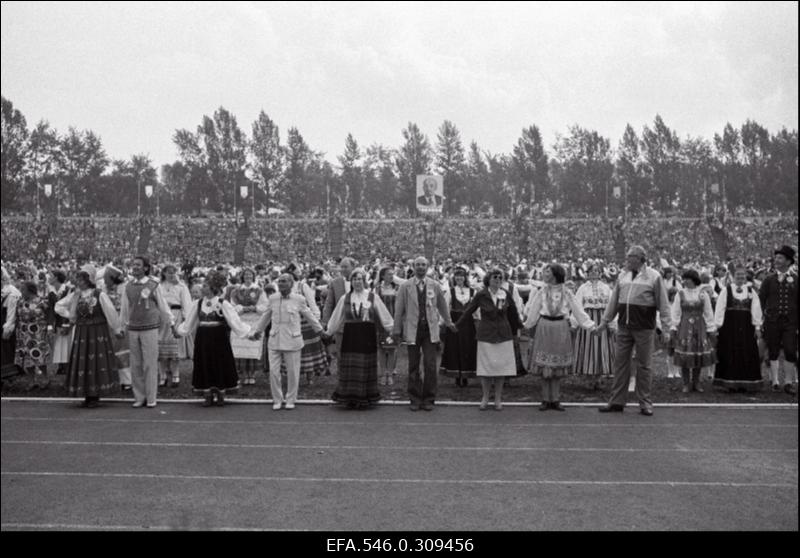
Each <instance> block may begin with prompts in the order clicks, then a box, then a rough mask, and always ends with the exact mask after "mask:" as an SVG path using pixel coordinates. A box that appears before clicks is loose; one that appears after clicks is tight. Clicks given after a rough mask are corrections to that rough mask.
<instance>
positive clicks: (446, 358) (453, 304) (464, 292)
mask: <svg viewBox="0 0 800 558" xmlns="http://www.w3.org/2000/svg"><path fill="white" fill-rule="evenodd" d="M474 296H475V289H473V288H471V287H470V286H469V285H467V271H466V270H465V269H464V268H462V267H457V268H456V269H455V271H454V272H453V287H451V288H449V289H447V290H445V291H444V299H445V300H446V301H447V306H448V307H449V308H450V319H451V320H453V322H457V321H458V320H459V319H461V316H462V315H463V314H464V309H465V308H466V307H467V305H468V304H469V303H470V301H471V300H472V298H473V297H474ZM472 318H473V316H472V315H470V316H469V317H467V318H466V319H465V321H464V322H462V325H461V327H460V328H459V329H458V331H457V332H454V331H450V330H445V333H444V335H443V338H444V339H443V340H444V347H443V349H442V364H441V366H440V372H441V373H442V374H444V375H445V376H449V377H451V378H455V380H456V385H457V386H459V387H466V385H467V379H468V378H474V377H475V370H476V366H477V352H478V345H477V343H476V341H475V321H474V320H473V319H472Z"/></svg>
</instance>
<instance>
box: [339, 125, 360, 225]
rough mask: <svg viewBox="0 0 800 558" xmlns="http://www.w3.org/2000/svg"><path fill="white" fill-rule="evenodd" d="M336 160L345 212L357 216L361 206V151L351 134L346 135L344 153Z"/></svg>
mask: <svg viewBox="0 0 800 558" xmlns="http://www.w3.org/2000/svg"><path fill="white" fill-rule="evenodd" d="M338 159H339V165H340V166H341V169H342V174H341V180H342V183H343V184H344V187H345V198H346V199H347V204H346V205H345V211H346V212H348V213H356V214H357V213H358V211H359V209H360V208H361V207H362V204H363V194H364V181H363V175H362V169H361V166H360V164H359V161H360V160H361V150H360V149H359V148H358V142H356V140H355V138H353V134H347V138H345V141H344V153H343V154H342V155H340V156H339V158H338Z"/></svg>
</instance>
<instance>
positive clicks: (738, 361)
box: [714, 263, 763, 391]
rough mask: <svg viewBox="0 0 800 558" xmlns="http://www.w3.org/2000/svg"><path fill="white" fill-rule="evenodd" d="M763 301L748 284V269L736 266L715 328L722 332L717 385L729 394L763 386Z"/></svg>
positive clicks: (719, 302)
mask: <svg viewBox="0 0 800 558" xmlns="http://www.w3.org/2000/svg"><path fill="white" fill-rule="evenodd" d="M762 323H763V316H762V313H761V301H760V300H759V298H758V293H757V292H756V291H755V290H754V289H753V288H752V287H751V286H750V285H749V284H747V268H746V267H745V266H744V264H741V263H738V264H736V265H734V270H733V285H728V286H726V287H725V288H724V289H723V290H722V291H720V293H719V298H718V299H717V307H716V309H715V311H714V325H715V326H716V327H717V331H718V332H719V343H718V344H717V366H716V369H715V372H714V385H715V386H721V387H724V388H727V389H728V390H729V391H758V390H760V389H761V388H762V386H763V381H762V379H761V362H760V359H759V356H758V340H759V339H761V325H762Z"/></svg>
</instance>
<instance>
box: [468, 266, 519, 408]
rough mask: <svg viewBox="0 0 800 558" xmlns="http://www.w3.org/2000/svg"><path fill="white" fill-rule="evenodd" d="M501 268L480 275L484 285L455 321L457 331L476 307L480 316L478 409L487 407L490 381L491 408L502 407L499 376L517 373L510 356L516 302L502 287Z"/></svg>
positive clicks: (504, 377) (501, 383)
mask: <svg viewBox="0 0 800 558" xmlns="http://www.w3.org/2000/svg"><path fill="white" fill-rule="evenodd" d="M503 279H504V276H503V272H502V271H501V270H499V269H494V270H492V271H490V272H489V273H487V274H486V275H485V276H484V279H483V281H484V285H485V287H486V288H484V289H483V290H481V291H480V292H478V293H477V294H476V295H475V296H474V297H473V299H472V300H471V301H470V303H469V304H468V305H467V306H466V307H465V308H464V310H463V312H462V314H461V317H460V318H459V320H458V322H456V324H455V325H456V328H457V329H458V331H460V330H461V327H463V326H465V325H466V323H467V322H468V321H469V320H471V319H472V314H473V313H474V312H475V311H476V310H480V312H481V319H480V320H479V321H478V324H477V326H476V333H475V338H476V339H477V343H478V352H477V358H476V360H477V365H476V369H477V375H478V377H480V379H481V389H482V392H483V394H482V395H483V396H482V398H481V404H480V409H481V411H484V410H486V409H488V408H489V392H490V390H491V387H492V383H494V408H495V410H496V411H501V410H502V409H503V380H505V379H506V378H509V377H512V376H516V375H517V370H518V367H517V362H516V358H515V356H514V337H515V336H516V334H517V331H518V330H519V328H520V327H521V325H522V323H521V321H520V318H519V313H518V311H517V306H516V304H515V303H514V299H513V297H512V296H511V293H510V292H509V291H507V290H506V289H504V288H502V287H501V285H502V283H503Z"/></svg>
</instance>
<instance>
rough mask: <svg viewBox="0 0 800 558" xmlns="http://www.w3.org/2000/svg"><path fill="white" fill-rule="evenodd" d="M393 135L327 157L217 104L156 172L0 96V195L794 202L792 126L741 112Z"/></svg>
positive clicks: (80, 208)
mask: <svg viewBox="0 0 800 558" xmlns="http://www.w3.org/2000/svg"><path fill="white" fill-rule="evenodd" d="M402 138H403V142H402V143H401V145H400V146H399V147H397V148H393V147H389V146H385V145H381V144H372V145H370V146H368V147H366V148H363V147H362V146H361V145H359V143H358V142H357V141H356V139H355V138H354V137H353V136H352V134H348V135H347V137H346V138H345V142H344V151H343V153H342V154H341V155H339V156H338V157H337V158H336V164H331V162H329V161H328V160H326V157H325V154H324V153H322V152H319V151H315V150H314V149H312V148H311V147H310V146H309V145H308V143H307V142H306V141H305V139H304V138H303V136H302V134H301V133H300V131H299V130H298V129H297V128H295V127H291V128H289V129H288V131H287V135H286V141H285V143H282V142H281V136H280V133H279V128H278V126H277V124H276V123H275V122H274V121H273V120H272V119H270V117H269V116H268V115H267V114H266V113H265V112H263V111H262V112H261V113H260V114H259V115H258V118H257V119H256V121H255V122H253V123H252V125H251V128H250V135H249V136H248V135H247V134H246V133H245V131H244V130H242V128H241V127H240V126H239V124H238V121H237V119H236V117H235V116H234V115H233V114H231V113H230V112H229V111H228V110H226V109H225V108H223V107H220V108H219V109H218V110H217V111H215V112H214V114H213V116H203V118H202V121H201V123H200V124H199V125H198V127H197V129H196V130H194V131H192V130H176V132H175V134H174V135H173V138H172V140H173V142H174V144H175V146H176V148H177V153H178V160H177V161H175V162H174V163H173V164H168V165H164V166H163V167H162V168H161V169H160V170H161V172H160V177H159V176H158V174H159V173H157V172H156V169H155V168H154V167H153V164H152V162H151V160H150V159H149V158H148V157H147V156H146V155H141V154H139V155H134V156H132V157H131V158H130V159H129V160H111V159H110V158H109V157H108V155H107V154H106V152H105V150H104V149H103V146H102V142H101V141H100V138H99V137H98V136H97V135H96V134H95V133H94V132H92V131H90V130H86V131H80V130H77V129H75V128H69V129H68V130H67V132H66V133H63V134H62V133H59V132H58V131H57V130H55V129H53V128H52V127H51V126H50V125H49V124H48V123H47V122H46V121H40V122H39V123H37V124H36V126H34V127H33V129H31V130H29V129H28V127H27V124H26V121H25V118H24V116H23V115H22V114H21V113H20V112H19V111H18V110H17V109H15V108H14V106H13V104H12V103H11V102H10V101H9V100H7V99H5V98H3V99H2V203H3V208H4V209H6V210H10V209H11V210H22V211H31V210H32V208H33V207H35V196H36V191H37V188H36V185H37V184H44V183H52V184H55V185H57V187H58V188H59V198H60V199H61V203H62V204H63V206H64V207H65V208H68V211H69V212H77V213H91V212H109V213H122V214H130V213H133V212H135V211H136V207H137V196H138V194H139V187H140V185H142V184H151V185H154V186H155V187H156V188H157V189H158V192H159V194H158V196H159V204H160V208H161V210H162V211H164V212H169V213H173V212H194V213H196V212H200V211H204V210H206V211H224V212H231V211H232V209H233V207H234V204H238V205H239V208H240V209H242V210H243V209H244V207H243V202H242V200H241V198H238V201H237V196H238V195H239V192H240V188H241V187H242V186H246V187H247V188H248V198H247V201H246V207H247V211H250V208H251V207H253V206H252V203H253V198H250V197H249V196H254V197H255V198H254V199H255V208H256V209H258V210H259V211H267V210H269V209H270V208H275V207H279V208H281V209H284V210H286V211H288V212H290V213H292V214H301V213H309V212H318V213H321V214H326V213H327V212H328V211H329V210H330V211H331V212H335V213H336V214H337V215H339V216H342V215H350V216H357V215H364V214H368V213H374V212H378V213H383V214H393V213H396V212H397V211H398V210H400V211H403V210H408V212H409V213H411V214H413V212H414V200H415V195H414V192H415V188H416V180H415V177H416V176H417V175H418V174H429V173H436V174H441V175H442V176H443V177H444V184H445V195H446V203H445V214H449V215H456V214H460V213H463V212H470V213H480V212H486V213H492V214H495V215H510V214H514V215H517V216H520V215H526V214H528V213H530V214H531V215H533V214H536V213H538V212H544V213H556V214H558V213H563V212H589V213H598V212H604V211H607V210H608V208H609V207H610V208H611V210H612V211H613V212H615V213H618V212H621V211H622V209H621V208H622V206H623V205H624V204H625V203H627V207H628V210H629V211H630V212H631V213H633V214H646V213H649V212H650V211H652V210H654V209H656V210H662V211H681V212H683V213H686V214H689V215H700V214H701V213H702V212H703V211H704V209H705V205H706V204H707V203H708V202H710V201H713V202H714V203H717V202H721V201H722V198H723V196H724V198H726V202H727V205H728V206H729V207H730V206H735V207H744V208H753V209H756V210H765V209H779V210H788V209H792V208H796V207H797V191H798V189H797V184H798V167H797V153H798V149H797V131H796V130H792V131H788V130H787V129H785V128H784V129H782V130H780V131H778V132H777V133H774V134H770V132H769V131H768V130H767V129H766V128H765V127H764V126H762V125H760V124H758V123H757V122H754V121H752V120H748V121H747V122H745V123H744V124H743V125H742V126H740V127H738V128H736V127H734V126H733V125H731V124H727V125H726V126H725V128H724V130H722V133H721V134H715V135H714V138H713V139H712V140H710V141H709V140H707V139H704V138H700V137H685V138H683V139H680V138H679V137H678V133H677V132H676V131H675V130H673V129H671V128H669V126H667V124H666V123H665V122H664V121H663V119H662V118H661V117H660V116H658V115H657V116H656V117H655V120H654V122H653V124H652V126H647V125H646V126H644V127H643V129H642V131H641V133H637V132H636V130H635V129H634V128H633V127H632V126H631V125H628V126H627V127H626V129H625V131H624V134H623V136H622V139H621V140H620V142H619V144H618V145H617V146H616V148H614V147H613V146H612V145H611V141H610V140H609V139H608V138H606V137H604V136H602V135H601V134H599V133H598V132H597V131H595V130H589V129H584V128H582V127H580V126H577V125H575V126H572V127H570V128H568V130H567V131H566V133H565V134H563V135H558V137H557V139H556V142H555V144H554V145H553V146H552V147H551V149H550V150H548V149H546V148H545V145H544V143H543V141H542V135H541V132H540V130H539V128H538V127H537V126H535V125H531V126H528V127H526V128H524V129H523V130H522V133H521V136H520V138H519V139H518V140H517V143H516V145H514V147H513V149H512V150H511V152H510V153H507V154H505V153H500V154H493V153H489V152H486V151H484V150H482V149H481V148H480V147H479V145H478V144H477V143H476V142H475V141H472V142H471V143H470V144H469V145H468V146H466V147H465V145H464V142H463V141H462V138H461V134H460V132H459V130H458V128H457V127H456V126H455V124H453V123H452V122H450V121H447V120H445V121H444V122H443V123H442V125H441V126H440V127H439V130H438V132H437V134H436V139H435V143H432V142H431V140H430V139H429V138H428V136H427V135H425V134H424V133H422V131H421V130H420V129H419V127H418V126H417V125H416V124H414V123H411V122H410V123H409V124H408V126H407V127H406V128H405V129H404V130H403V131H402ZM713 184H717V185H718V187H713V188H712V187H711V185H713ZM707 196H708V197H709V199H706V198H707ZM711 198H717V199H713V200H712V199H711ZM42 201H43V200H42V199H41V198H40V202H42ZM143 201H145V203H146V204H147V210H148V212H149V211H152V210H153V209H154V207H155V203H154V202H153V201H152V200H149V201H147V200H143ZM47 203H49V204H51V206H52V204H53V203H54V202H53V200H52V199H50V200H48V201H47ZM51 206H48V207H51ZM512 208H513V211H512Z"/></svg>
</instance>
